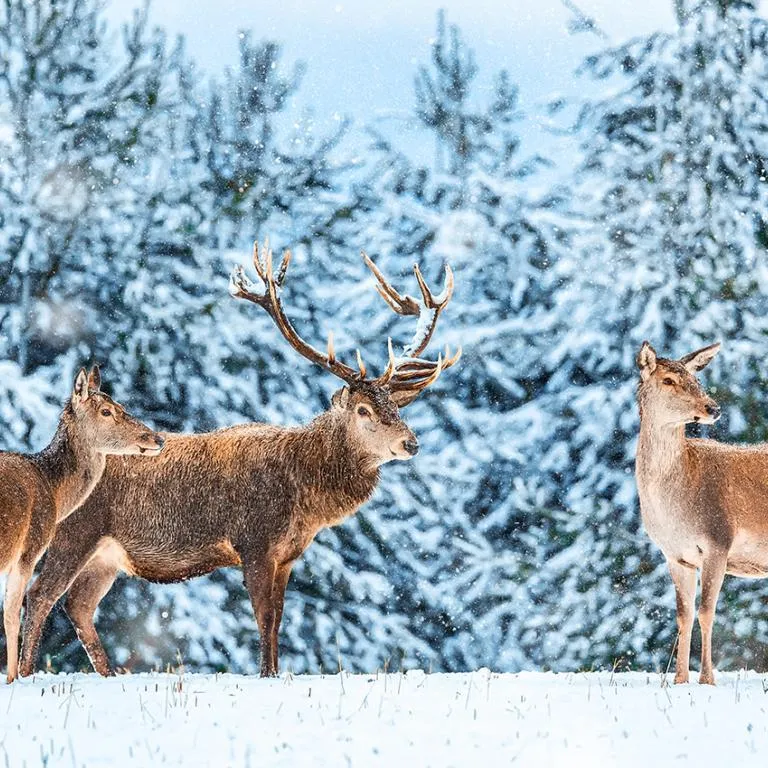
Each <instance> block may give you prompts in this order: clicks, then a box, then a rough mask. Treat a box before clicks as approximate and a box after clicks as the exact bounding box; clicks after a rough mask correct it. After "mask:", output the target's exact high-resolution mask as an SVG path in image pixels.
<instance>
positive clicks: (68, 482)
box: [0, 366, 163, 683]
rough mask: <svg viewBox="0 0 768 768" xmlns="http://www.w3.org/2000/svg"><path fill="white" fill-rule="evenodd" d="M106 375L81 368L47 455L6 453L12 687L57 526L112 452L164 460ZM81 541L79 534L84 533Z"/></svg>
mask: <svg viewBox="0 0 768 768" xmlns="http://www.w3.org/2000/svg"><path fill="white" fill-rule="evenodd" d="M100 385H101V377H100V375H99V370H98V368H96V367H95V366H94V368H92V369H91V372H90V375H88V376H86V374H85V370H82V369H81V370H80V373H78V375H77V378H76V379H75V386H74V389H73V391H72V396H71V397H70V399H69V402H68V403H67V404H66V406H65V407H64V410H63V412H62V414H61V418H60V419H59V426H58V429H57V430H56V434H55V435H54V437H53V440H51V442H50V444H49V445H48V447H47V448H44V449H43V450H42V451H40V453H35V454H30V455H22V454H18V453H0V571H2V572H3V573H6V572H7V573H8V581H7V583H6V588H5V603H4V606H3V620H4V623H5V640H6V645H7V648H8V682H9V683H10V682H12V681H13V680H14V679H15V678H16V675H17V672H18V655H19V624H20V619H21V603H22V600H23V597H24V591H25V589H26V586H27V582H28V581H29V579H30V577H31V576H32V572H33V570H34V568H35V564H36V563H37V561H38V560H39V559H40V557H41V556H42V554H43V552H44V551H45V548H46V547H47V546H48V544H49V543H50V541H51V539H52V538H53V535H54V531H55V530H56V524H57V523H59V522H61V521H62V520H63V519H64V518H65V517H67V516H68V515H69V514H71V513H72V511H73V510H74V509H76V508H77V507H78V506H79V505H80V504H81V503H82V501H83V500H84V499H85V498H86V497H87V496H88V494H89V493H90V492H91V490H92V489H93V487H94V486H95V485H96V483H98V481H99V479H100V478H101V474H102V472H103V471H104V466H105V463H106V459H105V456H106V454H121V455H122V454H133V453H141V454H147V455H152V456H154V455H157V454H158V453H160V450H161V449H162V447H163V438H162V437H160V436H159V435H157V434H155V433H154V432H152V431H151V430H150V429H149V428H148V427H147V426H145V425H144V424H142V423H141V422H140V421H137V420H136V419H134V418H133V417H132V416H129V415H128V414H127V413H126V412H125V410H124V409H123V407H122V406H120V405H118V404H117V403H116V402H115V401H114V400H112V398H111V397H109V396H108V395H105V394H104V393H103V392H100V391H99V389H100ZM73 535H75V536H77V535H79V532H78V531H77V528H75V530H74V534H73Z"/></svg>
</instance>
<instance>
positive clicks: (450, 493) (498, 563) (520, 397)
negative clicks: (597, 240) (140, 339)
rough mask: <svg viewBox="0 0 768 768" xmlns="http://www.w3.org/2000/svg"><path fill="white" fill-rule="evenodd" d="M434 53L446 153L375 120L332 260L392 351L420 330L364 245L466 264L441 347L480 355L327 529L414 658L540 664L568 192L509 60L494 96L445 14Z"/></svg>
mask: <svg viewBox="0 0 768 768" xmlns="http://www.w3.org/2000/svg"><path fill="white" fill-rule="evenodd" d="M431 54H432V56H431V62H430V64H429V66H425V67H422V68H421V69H420V70H419V73H418V76H417V80H416V97H417V106H416V109H415V114H414V118H415V119H414V122H415V123H416V124H417V126H418V130H420V131H422V134H421V135H423V132H424V131H426V132H427V135H428V136H431V137H432V138H433V140H434V141H435V145H436V150H437V151H436V162H435V166H434V167H428V166H422V165H419V164H417V163H414V162H413V161H412V160H411V159H410V157H409V154H408V152H407V149H406V147H405V145H398V143H397V142H396V141H392V140H389V139H388V138H387V137H386V136H384V135H382V134H381V133H379V132H373V133H372V136H373V144H372V147H371V153H372V158H373V161H372V163H371V166H370V170H369V171H368V173H367V175H366V176H365V178H364V180H363V181H362V182H361V183H359V184H356V185H355V187H354V193H355V201H354V204H353V205H352V206H351V207H350V209H349V210H348V211H345V215H344V216H340V217H338V219H337V220H336V221H335V222H334V224H333V226H332V228H331V238H332V255H333V258H332V259H331V260H330V261H329V264H330V265H331V266H332V269H333V270H334V272H335V273H337V274H338V273H342V274H344V275H346V276H348V279H350V280H355V281H357V283H358V287H357V288H356V289H354V290H350V291H347V292H346V293H345V296H347V297H349V300H348V301H346V302H343V303H342V302H340V303H339V305H338V312H337V317H338V318H339V320H338V324H339V325H340V326H343V327H344V329H345V330H346V331H347V332H348V334H349V336H345V337H344V338H343V339H342V340H341V341H340V344H341V343H342V342H344V341H345V342H346V348H347V349H350V347H351V346H352V345H353V341H352V338H350V337H352V336H353V335H354V338H355V343H361V344H362V348H363V349H365V350H368V349H373V350H376V349H377V348H378V349H379V350H381V351H380V353H379V359H378V363H379V365H381V364H383V362H384V357H383V353H384V343H383V342H384V339H385V338H386V337H387V335H391V336H392V337H393V339H394V340H395V341H396V342H397V341H398V340H401V339H404V338H406V337H407V333H408V332H409V331H410V330H411V329H410V328H409V326H408V323H407V322H406V321H404V320H403V319H398V318H396V316H395V315H394V314H393V313H392V312H391V311H389V310H388V309H387V308H386V306H385V305H384V304H383V302H381V300H380V299H379V297H378V296H376V295H375V294H374V293H373V292H372V291H371V290H370V278H369V276H367V275H366V273H365V269H364V267H363V266H362V264H361V262H360V260H359V255H358V251H359V249H360V248H365V250H366V251H368V253H369V254H371V256H372V257H373V258H374V259H375V260H376V262H377V263H378V264H379V265H380V266H381V267H382V269H383V270H384V271H385V273H386V274H388V275H390V276H391V278H392V279H393V280H394V281H395V284H396V285H397V286H398V287H399V288H401V289H403V290H406V289H407V290H408V291H411V292H412V291H413V290H415V286H414V284H413V283H412V282H411V280H412V277H411V266H412V265H413V263H414V262H416V263H419V264H420V265H421V266H422V269H423V271H424V273H425V276H426V278H427V280H428V281H429V282H431V283H432V284H433V285H434V284H435V283H437V282H438V281H439V280H440V279H441V271H442V265H443V263H444V262H448V263H450V264H451V266H452V267H453V269H454V271H455V273H456V293H455V296H454V299H453V303H452V305H451V306H450V307H449V309H448V310H447V311H446V313H445V316H444V319H443V321H442V322H443V328H442V329H439V331H438V335H437V337H436V340H435V342H433V347H434V349H433V352H432V354H436V353H437V351H439V349H440V344H441V343H449V344H450V345H451V346H452V347H454V348H455V347H456V346H457V345H459V344H462V345H464V350H465V351H464V356H463V358H462V360H461V361H460V363H459V364H458V366H457V367H456V368H454V369H452V370H450V371H449V372H447V373H446V374H445V376H444V378H443V380H442V381H441V382H438V383H437V384H436V385H435V386H434V387H433V388H432V390H431V391H430V394H428V395H426V396H425V397H424V398H423V399H422V400H419V401H417V402H416V403H415V404H414V405H413V406H410V407H409V408H408V410H407V414H406V415H407V419H408V421H409V423H411V425H412V426H413V427H414V429H415V430H416V431H417V433H418V434H419V438H420V440H421V441H422V444H423V450H422V452H421V453H420V454H419V456H418V457H416V459H415V460H414V461H413V462H412V463H411V464H410V465H408V466H403V467H398V468H392V469H388V470H387V472H386V473H385V479H384V482H383V487H382V490H381V492H380V495H379V499H378V500H377V503H376V504H375V505H371V506H369V507H367V508H366V509H365V510H363V511H362V512H361V513H359V514H358V516H357V518H356V521H355V522H354V523H350V524H348V525H347V526H345V527H344V529H341V530H339V531H334V532H329V533H328V534H327V536H328V538H329V539H330V538H331V537H337V538H339V540H341V541H343V542H344V551H345V558H346V559H347V560H348V561H349V562H350V563H351V564H353V567H352V568H350V571H353V572H354V571H355V570H356V569H358V568H363V567H365V568H371V566H372V565H375V568H376V570H377V571H378V572H379V573H380V574H381V575H382V576H383V578H384V579H385V580H386V582H387V583H389V584H391V585H392V591H391V596H390V598H389V601H388V603H387V604H386V605H384V606H382V608H383V609H384V610H386V613H387V615H390V616H391V615H396V616H401V617H404V623H403V626H402V635H401V638H402V639H401V642H403V643H409V645H408V646H405V655H406V656H411V655H412V654H415V656H416V659H417V660H418V661H420V662H421V663H425V664H433V665H435V666H437V667H441V668H448V669H471V668H475V667H477V666H478V665H481V664H486V665H490V666H493V667H496V668H515V667H519V666H521V665H522V664H524V663H525V658H524V657H523V656H521V655H520V654H519V653H518V650H517V638H518V636H519V626H520V623H521V622H522V621H523V620H524V617H525V616H526V614H527V612H528V610H529V608H528V604H527V596H526V595H525V586H524V584H525V576H526V575H527V573H528V572H529V571H530V569H531V567H533V564H534V563H535V562H537V560H538V556H537V551H538V548H539V546H540V544H539V542H540V540H541V539H542V537H543V536H545V529H546V525H547V523H546V519H545V516H544V514H543V513H544V511H545V508H544V507H543V506H541V505H540V499H541V498H542V493H541V491H540V489H539V488H538V480H537V478H536V475H535V473H533V472H531V471H530V467H529V466H528V465H527V463H526V462H527V456H525V455H524V454H523V453H522V452H521V450H520V447H519V444H520V442H521V441H522V442H525V441H526V439H527V438H526V437H525V433H526V432H530V431H538V430H540V428H541V425H540V424H539V418H540V414H539V412H538V411H537V409H536V407H535V404H534V403H533V402H532V397H533V395H534V394H535V392H536V391H537V390H538V389H539V388H540V387H541V386H542V383H543V376H544V374H545V371H544V369H543V368H542V366H541V365H540V364H539V362H538V358H539V357H540V352H539V351H538V350H540V349H541V348H546V347H547V344H548V342H549V340H550V339H551V338H552V336H553V332H554V327H553V326H551V325H550V323H549V321H548V319H547V309H548V306H549V296H550V294H551V286H550V282H549V275H550V268H551V267H552V265H553V264H554V263H555V262H556V260H557V258H558V255H559V250H560V248H561V245H562V240H563V238H564V233H563V232H562V231H561V230H560V229H559V228H558V226H557V223H558V220H557V218H556V213H557V211H558V210H559V209H560V207H561V204H562V200H561V199H560V198H559V197H558V195H557V193H552V194H545V193H543V192H542V193H539V192H538V191H533V190H534V189H535V188H536V184H537V182H538V180H539V177H538V176H537V170H538V167H539V166H540V165H541V164H542V163H543V160H541V159H540V158H537V157H526V156H525V154H524V152H523V151H522V150H521V148H520V140H519V136H518V134H517V130H518V128H519V121H520V120H521V119H522V117H523V116H522V113H521V109H520V106H519V101H518V97H517V91H516V89H515V88H514V86H513V85H512V83H511V82H510V79H509V76H508V75H507V73H505V72H501V73H499V74H498V76H497V77H496V79H495V81H494V84H493V88H492V89H491V91H490V97H486V98H485V99H483V98H482V96H481V94H482V93H483V89H482V88H481V87H480V84H479V83H478V82H477V80H476V74H477V67H476V65H475V62H474V57H473V53H472V51H471V50H470V49H469V48H468V46H467V45H466V44H465V43H464V41H463V39H462V37H461V35H460V32H459V30H458V29H457V28H456V27H455V26H450V25H448V24H446V23H445V20H444V18H443V15H442V14H440V16H439V17H438V29H437V35H436V38H435V41H434V43H433V45H432V48H431ZM417 135H419V134H417ZM542 186H543V185H542ZM361 312H362V313H363V315H362V316H363V317H364V318H365V322H364V323H361V322H360V320H356V318H359V317H360V316H361ZM361 332H362V333H363V335H360V334H361ZM404 334H405V336H404ZM511 595H513V596H514V600H510V596H511ZM409 636H410V637H409ZM508 638H511V641H510V642H507V639H508ZM417 641H418V642H417ZM423 647H426V648H427V649H428V651H427V652H426V653H425V652H424V651H422V650H421V648H423ZM349 653H350V654H351V655H352V656H356V657H360V656H361V653H362V652H361V651H359V650H355V647H354V646H351V647H350V650H349Z"/></svg>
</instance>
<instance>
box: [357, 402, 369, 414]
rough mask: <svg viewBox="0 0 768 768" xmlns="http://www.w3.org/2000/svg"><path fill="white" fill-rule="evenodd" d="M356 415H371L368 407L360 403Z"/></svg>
mask: <svg viewBox="0 0 768 768" xmlns="http://www.w3.org/2000/svg"><path fill="white" fill-rule="evenodd" d="M357 415H358V416H370V415H371V412H370V411H369V410H368V409H367V408H366V407H365V406H363V405H361V406H360V407H359V408H358V409H357Z"/></svg>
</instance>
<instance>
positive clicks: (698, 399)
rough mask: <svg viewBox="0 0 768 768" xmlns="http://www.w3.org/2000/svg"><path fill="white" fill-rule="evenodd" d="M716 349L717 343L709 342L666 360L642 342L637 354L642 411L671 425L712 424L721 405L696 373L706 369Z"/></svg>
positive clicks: (718, 415)
mask: <svg viewBox="0 0 768 768" xmlns="http://www.w3.org/2000/svg"><path fill="white" fill-rule="evenodd" d="M719 351H720V344H719V343H717V344H710V345H709V346H708V347H702V348H701V349H697V350H696V351H695V352H691V353H690V354H688V355H685V356H683V357H681V358H680V359H679V360H667V359H666V358H663V357H657V355H656V351H655V350H654V348H653V347H652V346H651V345H650V344H649V343H648V342H647V341H644V342H643V345H642V346H641V347H640V351H639V352H638V353H637V366H638V368H639V369H640V386H639V389H638V399H639V402H640V411H641V414H648V415H649V416H650V417H651V418H652V419H653V420H654V422H656V423H658V424H666V425H670V426H673V425H680V424H689V423H691V422H696V423H697V424H714V423H715V422H716V421H717V420H718V419H719V418H720V406H719V405H718V404H717V403H716V402H715V401H714V400H713V399H712V398H711V397H710V396H709V395H708V394H707V393H706V392H705V391H704V390H703V389H702V387H701V384H699V382H698V380H697V378H696V376H695V374H696V373H697V372H698V371H700V370H702V368H706V366H707V365H709V363H710V362H711V361H712V359H713V358H714V357H715V355H716V354H717V353H718V352H719Z"/></svg>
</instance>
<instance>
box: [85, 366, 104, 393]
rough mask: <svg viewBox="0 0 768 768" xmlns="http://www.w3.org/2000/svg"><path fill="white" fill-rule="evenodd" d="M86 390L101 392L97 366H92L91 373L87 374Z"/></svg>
mask: <svg viewBox="0 0 768 768" xmlns="http://www.w3.org/2000/svg"><path fill="white" fill-rule="evenodd" d="M88 389H91V390H93V391H94V392H98V391H99V390H101V371H100V370H99V366H98V365H94V366H93V368H91V372H90V373H89V374H88Z"/></svg>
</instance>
